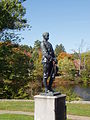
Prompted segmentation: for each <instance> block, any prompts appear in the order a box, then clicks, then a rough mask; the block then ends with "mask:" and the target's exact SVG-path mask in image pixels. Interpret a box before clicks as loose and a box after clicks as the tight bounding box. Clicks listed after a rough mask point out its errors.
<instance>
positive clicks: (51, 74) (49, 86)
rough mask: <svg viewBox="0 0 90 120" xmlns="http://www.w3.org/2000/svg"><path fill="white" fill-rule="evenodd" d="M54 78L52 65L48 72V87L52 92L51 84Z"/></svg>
mask: <svg viewBox="0 0 90 120" xmlns="http://www.w3.org/2000/svg"><path fill="white" fill-rule="evenodd" d="M54 79H55V74H54V69H53V67H52V69H51V72H50V80H49V85H48V89H49V90H50V91H52V92H54V90H53V89H52V84H53V81H54Z"/></svg>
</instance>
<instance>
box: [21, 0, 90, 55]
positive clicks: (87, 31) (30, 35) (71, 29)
mask: <svg viewBox="0 0 90 120" xmlns="http://www.w3.org/2000/svg"><path fill="white" fill-rule="evenodd" d="M23 5H24V7H25V8H26V11H27V12H26V15H25V17H26V18H27V20H28V22H29V23H30V24H31V26H32V28H31V31H29V30H27V29H26V30H25V31H21V35H22V36H23V37H24V40H22V42H21V44H26V45H31V46H33V44H34V42H35V40H40V41H42V33H43V32H49V33H50V39H49V41H50V42H51V43H52V45H53V47H54V48H55V46H56V45H57V44H61V43H62V44H63V45H64V47H65V49H66V51H67V52H69V53H71V52H72V49H74V50H77V49H78V48H79V46H80V43H81V40H82V39H83V40H84V43H83V51H85V50H86V49H87V48H90V0H27V1H26V2H25V3H24V4H23Z"/></svg>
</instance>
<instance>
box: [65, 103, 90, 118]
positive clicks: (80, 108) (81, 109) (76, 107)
mask: <svg viewBox="0 0 90 120" xmlns="http://www.w3.org/2000/svg"><path fill="white" fill-rule="evenodd" d="M67 113H68V114H72V115H80V116H87V117H90V104H79V103H78V104H75V103H74V104H72V103H68V104H67Z"/></svg>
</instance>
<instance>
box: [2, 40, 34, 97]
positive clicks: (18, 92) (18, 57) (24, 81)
mask: <svg viewBox="0 0 90 120" xmlns="http://www.w3.org/2000/svg"><path fill="white" fill-rule="evenodd" d="M33 68H34V64H33V60H32V57H31V55H30V54H28V52H27V51H26V52H24V51H22V50H21V49H20V46H19V45H18V46H14V45H13V44H12V43H11V41H8V42H0V83H1V84H0V94H2V97H1V95H0V98H15V97H17V98H24V97H26V96H28V95H27V94H26V89H27V85H28V83H29V81H30V80H31V73H32V71H33Z"/></svg>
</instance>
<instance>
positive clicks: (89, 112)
mask: <svg viewBox="0 0 90 120" xmlns="http://www.w3.org/2000/svg"><path fill="white" fill-rule="evenodd" d="M0 110H11V111H25V112H34V102H31V101H0ZM67 114H72V115H81V116H89V117H90V104H79V103H77V104H75V103H68V104H67Z"/></svg>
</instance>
